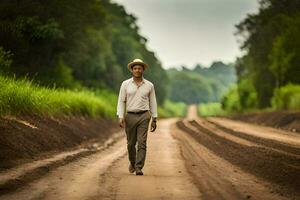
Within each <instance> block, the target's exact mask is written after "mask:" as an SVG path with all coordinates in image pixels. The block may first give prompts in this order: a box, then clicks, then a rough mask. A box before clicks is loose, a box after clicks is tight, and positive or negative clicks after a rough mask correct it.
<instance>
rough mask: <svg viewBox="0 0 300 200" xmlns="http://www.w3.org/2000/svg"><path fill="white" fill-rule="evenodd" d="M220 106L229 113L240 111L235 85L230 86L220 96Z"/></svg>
mask: <svg viewBox="0 0 300 200" xmlns="http://www.w3.org/2000/svg"><path fill="white" fill-rule="evenodd" d="M222 108H223V109H224V110H225V111H226V112H229V113H230V112H240V111H241V110H242V108H241V105H240V97H239V93H238V87H237V85H234V86H232V87H231V89H230V90H229V91H228V93H227V94H226V95H225V96H224V97H223V98H222Z"/></svg>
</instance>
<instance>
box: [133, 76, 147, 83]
mask: <svg viewBox="0 0 300 200" xmlns="http://www.w3.org/2000/svg"><path fill="white" fill-rule="evenodd" d="M131 82H133V83H135V82H134V80H133V77H131ZM142 83H145V78H144V77H143V76H142Z"/></svg>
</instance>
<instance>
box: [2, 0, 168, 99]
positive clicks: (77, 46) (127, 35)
mask: <svg viewBox="0 0 300 200" xmlns="http://www.w3.org/2000/svg"><path fill="white" fill-rule="evenodd" d="M16 5H18V6H16ZM146 42H147V40H146V39H145V38H144V37H143V36H141V35H140V33H139V28H138V26H137V24H136V17H135V16H133V15H131V14H128V13H127V12H126V10H125V9H124V7H123V6H121V5H119V4H116V3H113V2H111V1H109V0H102V1H98V0H90V1H70V0H53V1H51V2H47V1H38V0H24V1H16V0H12V1H2V2H1V5H0V44H1V46H3V48H4V49H5V50H7V51H10V52H11V53H12V54H13V55H14V60H13V62H12V63H11V67H10V69H9V71H10V72H12V73H14V74H15V75H16V76H17V77H24V76H28V77H30V78H34V80H35V81H37V82H39V83H40V84H41V85H46V86H50V87H52V86H56V87H64V88H77V87H81V86H82V87H88V88H108V89H110V90H113V91H114V92H118V90H119V86H120V84H121V82H122V81H123V80H124V79H127V78H129V76H130V72H129V71H128V70H127V67H126V66H127V63H128V62H130V61H132V60H133V59H134V58H136V57H139V58H141V59H143V60H144V61H145V62H147V63H148V64H149V66H150V68H149V70H147V72H146V73H145V77H146V78H149V79H150V80H151V81H153V82H154V84H155V85H156V92H157V98H158V102H159V103H160V104H161V103H163V101H164V99H165V98H166V87H167V84H168V79H167V75H166V73H165V71H164V70H163V68H162V66H161V64H160V62H159V61H158V60H157V58H156V56H155V54H154V53H153V52H151V51H149V50H148V49H147V47H146ZM158 83H159V84H158Z"/></svg>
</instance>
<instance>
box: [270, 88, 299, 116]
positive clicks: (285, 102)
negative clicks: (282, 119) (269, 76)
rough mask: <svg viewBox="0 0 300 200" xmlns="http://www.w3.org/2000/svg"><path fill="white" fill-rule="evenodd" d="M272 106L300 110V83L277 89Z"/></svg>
mask: <svg viewBox="0 0 300 200" xmlns="http://www.w3.org/2000/svg"><path fill="white" fill-rule="evenodd" d="M272 107H273V108H274V109H289V110H300V85H294V84H288V85H286V86H283V87H281V88H278V89H276V90H275V92H274V96H273V97H272Z"/></svg>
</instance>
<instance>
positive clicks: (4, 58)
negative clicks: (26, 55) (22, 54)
mask: <svg viewBox="0 0 300 200" xmlns="http://www.w3.org/2000/svg"><path fill="white" fill-rule="evenodd" d="M11 63H12V54H11V53H10V52H9V51H5V50H4V49H3V48H2V47H0V74H8V73H9V70H10V66H11Z"/></svg>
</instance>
